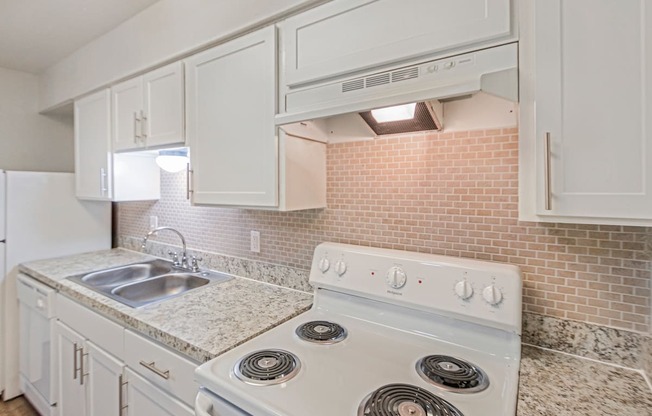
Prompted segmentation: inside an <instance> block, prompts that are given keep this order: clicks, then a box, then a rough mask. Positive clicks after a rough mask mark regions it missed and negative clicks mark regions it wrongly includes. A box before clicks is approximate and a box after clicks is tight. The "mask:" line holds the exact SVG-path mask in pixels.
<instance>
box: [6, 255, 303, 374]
mask: <svg viewBox="0 0 652 416" xmlns="http://www.w3.org/2000/svg"><path fill="white" fill-rule="evenodd" d="M154 258H155V257H152V256H149V255H145V254H142V253H137V252H133V251H129V250H124V249H113V250H104V251H100V252H93V253H84V254H80V255H75V256H68V257H62V258H57V259H49V260H40V261H36V262H29V263H25V264H21V265H20V266H19V270H20V271H22V272H24V273H26V274H28V275H30V276H32V277H33V278H35V279H36V280H38V281H40V282H41V283H43V284H45V285H48V286H50V287H53V288H54V289H56V290H58V291H59V292H60V293H62V294H64V295H65V296H67V297H69V298H72V299H74V300H76V301H77V302H79V303H81V304H83V305H85V306H87V307H89V308H90V309H92V310H93V311H94V312H97V313H99V314H101V315H103V316H106V317H108V318H110V319H112V320H114V321H116V322H119V323H121V324H123V325H124V326H125V327H126V328H127V329H132V330H135V331H136V332H139V333H141V334H143V335H146V336H148V337H150V338H153V339H155V340H156V341H158V342H160V343H162V344H164V345H166V346H168V347H170V348H172V349H174V350H176V351H178V352H180V353H182V354H184V355H186V356H188V357H190V358H191V359H193V360H195V361H197V362H205V361H208V360H210V359H211V358H214V357H215V356H217V355H220V354H222V353H224V352H226V351H228V350H230V349H232V348H235V347H236V346H238V345H240V344H242V343H244V342H246V341H248V340H250V339H252V338H254V337H255V336H257V335H260V334H261V333H263V332H265V331H267V330H269V329H271V328H273V327H275V326H277V325H279V324H281V323H283V322H285V321H287V320H289V319H291V318H293V317H295V316H297V315H299V314H300V313H302V312H305V311H306V310H308V309H309V308H310V306H311V304H312V295H311V294H308V293H305V292H300V291H296V290H292V289H287V288H282V287H278V286H274V285H271V284H268V283H262V282H258V281H254V280H251V279H247V278H243V277H238V276H234V278H233V279H232V280H230V281H228V282H225V283H221V284H218V285H213V286H209V287H206V288H200V289H196V290H193V291H189V292H188V293H186V294H184V295H182V296H179V297H176V298H173V299H168V300H166V301H164V302H158V303H154V304H151V305H149V306H147V307H144V308H140V309H134V308H131V307H129V306H126V305H123V304H122V303H119V302H117V301H114V300H112V299H109V298H107V297H105V296H103V295H101V294H99V293H96V292H94V291H92V290H90V289H87V288H85V287H83V286H81V285H78V284H77V283H74V282H73V281H70V280H67V278H68V277H70V276H75V275H78V274H82V273H87V272H90V271H94V270H101V269H105V268H109V267H117V266H120V265H126V264H131V263H136V262H141V261H147V260H152V259H154ZM261 296H264V299H265V302H260V297H261ZM231 311H232V312H231ZM170 316H175V317H176V319H170V318H169V317H170ZM254 317H255V318H257V319H252V318H254Z"/></svg>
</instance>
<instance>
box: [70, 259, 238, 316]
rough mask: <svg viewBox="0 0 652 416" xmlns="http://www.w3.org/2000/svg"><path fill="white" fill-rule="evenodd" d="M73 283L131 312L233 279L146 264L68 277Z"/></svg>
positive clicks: (167, 264)
mask: <svg viewBox="0 0 652 416" xmlns="http://www.w3.org/2000/svg"><path fill="white" fill-rule="evenodd" d="M68 279H69V280H72V281H74V282H76V283H79V284H80V285H82V286H85V287H87V288H89V289H91V290H94V291H95V292H98V293H101V294H103V295H105V296H107V297H109V298H111V299H113V300H116V301H118V302H121V303H124V304H125V305H128V306H131V307H133V308H138V307H141V306H145V305H148V304H150V303H153V302H158V301H162V300H165V299H170V298H173V297H175V296H179V295H181V294H183V293H186V292H188V291H190V290H193V289H197V288H199V287H203V286H207V285H213V284H217V283H220V282H225V281H227V280H230V279H232V277H231V276H229V275H225V274H222V273H216V272H210V271H201V272H197V273H192V272H189V271H188V270H185V269H182V268H178V267H175V266H174V265H173V264H172V262H169V261H165V260H154V261H149V262H145V263H136V264H130V265H127V266H121V267H115V268H111V269H105V270H99V271H96V272H92V273H87V274H83V275H78V276H73V277H69V278H68Z"/></svg>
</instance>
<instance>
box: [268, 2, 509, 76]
mask: <svg viewBox="0 0 652 416" xmlns="http://www.w3.org/2000/svg"><path fill="white" fill-rule="evenodd" d="M511 16H512V10H511V2H510V0H464V1H460V0H410V1H409V2H406V1H405V0H336V1H333V2H330V3H327V4H325V5H322V6H320V7H317V8H315V9H312V10H309V11H307V12H304V13H301V14H299V15H297V16H294V17H291V18H289V19H287V20H285V21H283V22H281V24H280V25H279V29H280V36H281V45H282V54H281V56H283V61H282V72H283V74H282V76H283V79H282V84H283V85H286V86H289V87H296V86H299V85H301V84H306V83H310V82H314V81H317V80H320V79H324V78H329V77H334V76H338V75H342V74H345V73H350V72H353V71H359V70H364V69H368V68H370V67H375V66H379V65H382V64H388V63H393V62H397V61H400V60H405V59H410V58H416V57H419V56H424V55H429V54H435V53H444V52H445V51H447V50H451V49H455V48H463V47H464V46H466V45H471V44H476V45H477V44H489V43H491V42H498V41H503V40H505V39H510V38H512V36H513V21H512V18H511Z"/></svg>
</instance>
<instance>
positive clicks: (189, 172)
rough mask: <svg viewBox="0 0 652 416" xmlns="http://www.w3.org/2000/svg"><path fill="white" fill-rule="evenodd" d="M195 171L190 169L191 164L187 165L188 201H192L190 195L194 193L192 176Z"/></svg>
mask: <svg viewBox="0 0 652 416" xmlns="http://www.w3.org/2000/svg"><path fill="white" fill-rule="evenodd" d="M193 172H194V171H193V170H192V169H190V163H188V164H186V199H188V200H189V199H190V194H191V193H192V192H193V191H192V188H191V187H190V176H191V175H192V174H193Z"/></svg>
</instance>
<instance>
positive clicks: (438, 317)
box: [195, 243, 522, 416]
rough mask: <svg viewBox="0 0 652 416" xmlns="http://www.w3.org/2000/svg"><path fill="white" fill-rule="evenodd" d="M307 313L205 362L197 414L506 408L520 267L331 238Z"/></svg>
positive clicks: (368, 414)
mask: <svg viewBox="0 0 652 416" xmlns="http://www.w3.org/2000/svg"><path fill="white" fill-rule="evenodd" d="M310 281H311V282H312V284H313V285H314V286H315V287H316V290H315V302H314V304H313V307H312V308H311V309H310V310H309V311H308V312H306V313H303V314H301V315H300V316H297V317H295V318H293V319H291V320H289V321H287V322H285V323H283V324H281V325H279V326H278V327H276V328H274V329H272V330H270V331H268V332H266V333H264V334H262V335H260V336H258V337H256V338H254V339H253V340H251V341H248V342H246V343H245V344H243V345H241V346H239V347H236V348H234V349H233V350H231V351H229V352H227V353H225V354H223V355H221V356H219V357H217V358H215V359H213V360H211V361H209V362H207V363H205V364H204V365H202V366H201V367H199V368H198V369H197V371H196V377H197V380H198V381H199V384H200V385H201V386H203V387H202V388H201V390H200V392H199V394H198V396H197V402H196V406H195V412H196V415H198V416H206V415H211V416H242V415H253V416H306V415H311V416H375V415H378V416H380V415H382V416H440V415H452V416H462V415H463V416H508V415H514V414H515V412H516V399H517V393H518V371H519V362H520V353H521V347H520V346H521V336H520V334H521V285H522V283H521V275H520V271H519V269H518V268H517V267H513V266H507V265H501V264H497V263H488V262H481V261H474V260H466V259H459V258H451V257H443V256H434V255H428V254H418V253H411V252H405V251H396V250H385V249H375V248H369V247H358V246H351V245H343V244H332V243H324V244H321V245H319V246H318V247H317V248H316V249H315V255H314V258H313V263H312V269H311V271H310Z"/></svg>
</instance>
